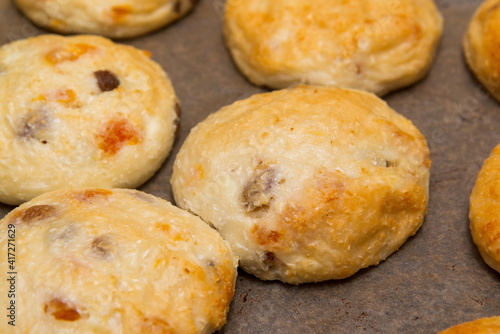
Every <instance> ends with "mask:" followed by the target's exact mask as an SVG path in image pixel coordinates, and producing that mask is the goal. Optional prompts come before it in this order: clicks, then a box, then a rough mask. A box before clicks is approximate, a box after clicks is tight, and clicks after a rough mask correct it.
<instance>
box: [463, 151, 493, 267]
mask: <svg viewBox="0 0 500 334" xmlns="http://www.w3.org/2000/svg"><path fill="white" fill-rule="evenodd" d="M499 200H500V145H498V146H497V147H495V148H494V149H493V151H492V152H491V155H490V157H489V158H488V159H487V160H486V161H485V163H484V165H483V168H482V169H481V171H480V172H479V175H478V177H477V180H476V184H475V185H474V188H473V189H472V194H471V197H470V210H469V220H470V230H471V233H472V238H473V240H474V243H475V244H476V246H477V248H478V249H479V252H480V253H481V256H482V257H483V259H484V261H485V262H486V263H487V264H488V265H489V266H490V267H491V268H493V269H495V270H496V271H498V272H500V202H499Z"/></svg>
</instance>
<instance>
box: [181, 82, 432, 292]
mask: <svg viewBox="0 0 500 334" xmlns="http://www.w3.org/2000/svg"><path fill="white" fill-rule="evenodd" d="M429 167H430V160H429V150H428V147H427V143H426V140H425V138H424V137H423V135H422V134H421V133H420V132H419V131H418V129H417V128H416V127H415V126H414V125H413V124H412V123H411V122H410V121H409V120H408V119H406V118H404V117H403V116H401V115H399V114H398V113H396V112H395V111H393V110H392V109H391V108H389V107H388V106H387V104H386V103H385V102H383V101H382V100H380V99H379V98H377V97H376V96H375V95H373V94H370V93H366V92H362V91H355V90H346V89H340V88H333V87H319V86H316V87H315V86H304V85H301V86H298V87H294V88H290V89H285V90H281V91H275V92H272V93H265V94H258V95H254V96H252V97H250V98H248V99H245V100H241V101H238V102H236V103H234V104H232V105H230V106H227V107H225V108H222V109H221V110H219V111H218V112H216V113H214V114H212V115H210V116H209V117H208V118H207V119H206V120H205V121H203V122H201V123H200V124H198V125H197V126H196V127H195V128H193V130H192V131H191V133H190V134H189V136H188V137H187V139H186V141H185V143H184V144H183V146H182V148H181V149H180V151H179V153H178V155H177V157H176V160H175V163H174V170H173V176H172V179H171V183H172V188H173V192H174V196H175V201H176V203H177V205H179V206H180V207H181V208H184V209H187V210H190V211H191V212H194V213H195V214H197V215H199V216H200V217H201V218H202V219H203V220H205V221H207V222H210V223H211V224H213V225H214V226H215V227H216V228H217V230H218V231H219V232H220V233H221V235H222V237H223V238H224V239H225V240H226V241H228V242H229V243H230V244H231V245H232V247H233V251H234V252H235V254H236V255H237V256H238V257H239V258H240V265H241V267H242V268H243V269H245V270H246V271H247V272H249V273H252V274H254V275H256V276H258V277H259V278H261V279H265V280H273V279H278V280H281V281H284V282H288V283H303V282H317V281H322V280H329V279H341V278H345V277H348V276H350V275H353V274H354V273H356V272H357V271H358V270H360V269H361V268H365V267H368V266H371V265H376V264H378V263H379V262H380V261H382V260H384V259H385V258H387V257H388V256H389V255H390V254H391V253H393V252H394V251H396V250H397V249H398V248H399V247H400V246H401V245H403V243H404V242H405V241H406V239H407V238H408V237H410V236H411V235H413V234H415V233H416V232H417V230H418V228H419V227H420V225H421V224H422V222H423V219H424V216H425V214H426V210H427V200H428V183H429Z"/></svg>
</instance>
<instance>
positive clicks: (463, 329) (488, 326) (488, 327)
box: [439, 317, 500, 334]
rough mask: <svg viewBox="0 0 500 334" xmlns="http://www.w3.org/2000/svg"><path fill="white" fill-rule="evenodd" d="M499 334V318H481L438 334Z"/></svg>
mask: <svg viewBox="0 0 500 334" xmlns="http://www.w3.org/2000/svg"><path fill="white" fill-rule="evenodd" d="M495 333H500V317H491V318H482V319H478V320H475V321H470V322H466V323H463V324H461V325H457V326H453V327H451V328H448V329H447V330H445V331H442V332H440V333H439V334H495Z"/></svg>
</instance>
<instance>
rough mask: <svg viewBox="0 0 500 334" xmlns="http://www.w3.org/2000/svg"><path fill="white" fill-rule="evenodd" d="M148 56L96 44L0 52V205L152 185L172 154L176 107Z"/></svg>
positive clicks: (75, 40) (35, 45)
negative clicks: (75, 190) (57, 192)
mask: <svg viewBox="0 0 500 334" xmlns="http://www.w3.org/2000/svg"><path fill="white" fill-rule="evenodd" d="M149 56H150V54H149V53H148V52H146V51H141V50H137V49H134V48H132V47H129V46H125V45H119V44H115V43H113V42H111V41H109V40H107V39H105V38H102V37H98V36H75V37H61V36H56V35H43V36H39V37H35V38H31V39H27V40H22V41H18V42H14V43H11V44H7V45H5V46H3V47H2V48H0V115H1V117H0V148H1V149H0V182H1V184H2V187H1V188H0V201H2V202H4V203H8V204H19V203H21V202H24V201H27V200H30V199H32V198H34V197H35V196H37V195H39V194H42V193H44V192H47V191H51V190H54V189H57V188H63V187H68V186H75V187H91V186H100V187H120V188H122V187H123V188H135V187H137V186H139V185H141V184H142V183H143V182H145V181H146V180H147V179H148V178H149V177H151V176H152V174H153V173H154V172H155V171H156V170H157V169H158V168H159V167H160V166H161V164H162V163H163V161H164V160H165V158H166V157H167V155H168V153H169V152H170V149H171V147H172V144H173V141H174V134H175V132H176V128H177V126H178V125H177V123H178V115H177V110H179V104H178V100H177V97H176V95H175V92H174V89H173V87H172V84H171V83H170V80H169V78H168V77H167V75H166V73H165V72H164V71H163V70H162V69H161V67H160V66H159V65H158V64H157V63H155V62H153V61H152V60H151V59H149Z"/></svg>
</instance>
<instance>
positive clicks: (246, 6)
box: [224, 0, 443, 95]
mask: <svg viewBox="0 0 500 334" xmlns="http://www.w3.org/2000/svg"><path fill="white" fill-rule="evenodd" d="M442 30H443V20H442V17H441V15H440V13H439V12H438V10H437V9H436V6H435V4H434V2H433V1H432V0H409V1H399V0H398V1H393V0H372V1H365V0H349V1H341V0H320V1H314V2H311V1H308V0H245V1H241V0H228V1H227V2H226V5H225V15H224V33H225V37H226V44H227V46H228V48H229V50H230V52H231V54H232V56H233V59H234V61H235V62H236V65H237V66H238V67H239V69H240V70H241V72H242V73H243V74H244V75H245V76H246V77H247V78H248V79H249V80H250V81H251V82H253V83H254V84H256V85H263V86H268V87H271V88H285V87H289V86H291V85H295V84H298V83H306V84H314V85H329V86H339V87H346V88H357V89H363V90H367V91H370V92H374V93H376V94H378V95H383V94H385V93H387V92H389V91H393V90H396V89H398V88H401V87H404V86H408V85H410V84H412V83H414V82H416V81H418V80H420V79H421V78H422V77H424V75H425V74H426V73H427V71H428V69H429V68H430V66H431V64H432V60H433V58H434V54H435V53H436V49H437V46H438V43H439V39H440V37H441V34H442Z"/></svg>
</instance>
